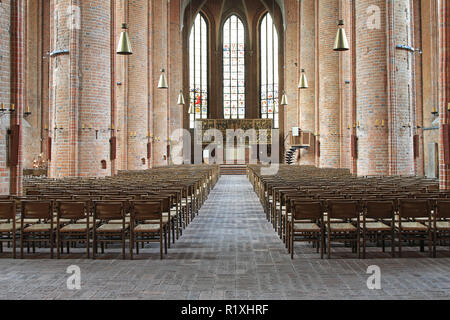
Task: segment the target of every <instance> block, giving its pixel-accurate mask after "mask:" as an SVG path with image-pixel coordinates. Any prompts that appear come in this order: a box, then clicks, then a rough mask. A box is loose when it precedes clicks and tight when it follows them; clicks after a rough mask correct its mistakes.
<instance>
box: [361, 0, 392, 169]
mask: <svg viewBox="0 0 450 320" xmlns="http://www.w3.org/2000/svg"><path fill="white" fill-rule="evenodd" d="M372 4H373V5H377V6H378V7H379V8H380V9H381V12H380V13H381V17H385V16H386V10H385V1H384V0H378V1H372V2H370V3H367V2H364V1H357V2H356V8H355V9H356V43H357V47H356V61H357V62H356V70H357V76H356V101H357V121H359V124H360V128H359V129H357V134H358V138H359V141H358V174H359V175H376V174H378V175H380V174H388V173H389V150H388V136H389V127H388V122H387V119H388V100H387V99H388V98H387V87H386V85H387V66H386V63H387V52H386V50H387V49H386V48H387V47H386V45H387V43H386V19H385V18H382V19H381V20H380V21H381V28H380V29H370V30H369V29H368V27H367V20H368V15H367V8H368V7H369V5H372ZM375 75H376V76H375ZM376 120H378V122H379V126H378V127H375V122H376ZM383 120H384V122H385V126H384V127H382V126H381V122H382V121H383Z"/></svg>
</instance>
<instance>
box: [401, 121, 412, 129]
mask: <svg viewBox="0 0 450 320" xmlns="http://www.w3.org/2000/svg"><path fill="white" fill-rule="evenodd" d="M402 128H405V129H406V128H411V122H408V124H406V125H404V126H402Z"/></svg>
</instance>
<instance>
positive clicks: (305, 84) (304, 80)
mask: <svg viewBox="0 0 450 320" xmlns="http://www.w3.org/2000/svg"><path fill="white" fill-rule="evenodd" d="M298 88H299V89H308V79H307V78H306V73H305V69H302V74H301V76H300V82H299V84H298Z"/></svg>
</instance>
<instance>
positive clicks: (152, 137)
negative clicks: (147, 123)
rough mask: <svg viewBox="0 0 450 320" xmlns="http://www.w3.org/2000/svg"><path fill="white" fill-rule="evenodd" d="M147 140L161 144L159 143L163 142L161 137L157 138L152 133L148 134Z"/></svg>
mask: <svg viewBox="0 0 450 320" xmlns="http://www.w3.org/2000/svg"><path fill="white" fill-rule="evenodd" d="M147 139H151V140H152V142H155V141H158V142H159V141H161V139H160V138H159V137H155V135H153V134H151V132H150V131H149V132H148V135H147Z"/></svg>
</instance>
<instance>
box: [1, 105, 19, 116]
mask: <svg viewBox="0 0 450 320" xmlns="http://www.w3.org/2000/svg"><path fill="white" fill-rule="evenodd" d="M14 112H16V107H15V105H14V103H12V104H11V106H10V108H9V109H5V105H4V104H3V103H2V104H1V106H0V117H2V116H4V115H7V114H13V113H14Z"/></svg>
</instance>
